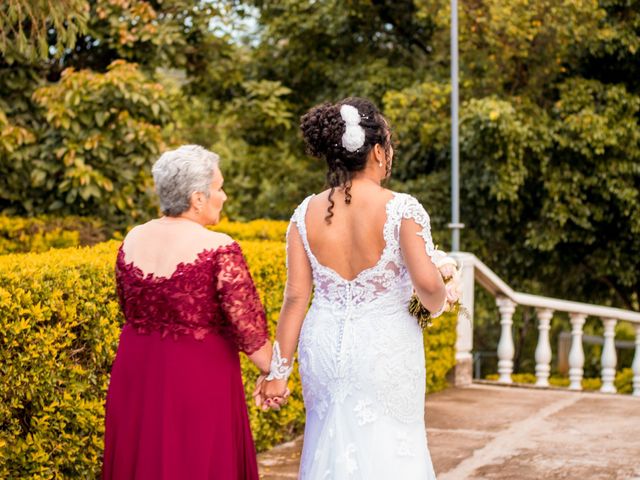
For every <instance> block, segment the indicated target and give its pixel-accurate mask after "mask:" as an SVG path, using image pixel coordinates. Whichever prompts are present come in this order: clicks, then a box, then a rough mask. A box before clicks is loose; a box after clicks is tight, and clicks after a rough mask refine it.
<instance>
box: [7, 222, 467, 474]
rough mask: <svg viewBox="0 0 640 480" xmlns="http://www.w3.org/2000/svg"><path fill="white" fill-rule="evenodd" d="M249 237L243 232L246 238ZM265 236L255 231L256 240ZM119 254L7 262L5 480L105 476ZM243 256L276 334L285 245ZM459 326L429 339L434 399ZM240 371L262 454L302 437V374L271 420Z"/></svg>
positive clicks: (443, 326) (252, 376)
mask: <svg viewBox="0 0 640 480" xmlns="http://www.w3.org/2000/svg"><path fill="white" fill-rule="evenodd" d="M278 226H279V225H278V224H276V225H275V226H274V227H275V228H277V227H278ZM250 232H251V228H250V227H247V226H246V225H245V226H244V235H245V236H246V237H249V236H250V235H249V234H250ZM263 235H264V225H261V224H258V225H257V227H256V228H255V230H254V236H256V237H262V236H263ZM117 247H118V242H115V241H111V242H104V243H101V244H99V245H96V246H94V247H86V248H81V249H76V248H70V249H53V250H50V251H49V252H46V253H39V254H36V253H27V254H6V255H0V377H1V378H2V384H3V385H2V386H3V388H2V389H0V478H77V477H78V478H97V477H98V476H99V472H100V468H101V456H102V448H103V443H102V442H103V435H104V399H105V396H106V391H107V387H108V380H109V371H110V369H111V364H112V362H113V358H114V356H115V353H116V349H117V346H118V337H119V334H120V327H121V326H122V322H123V319H122V315H121V312H120V308H119V306H118V301H117V297H116V294H115V280H114V275H113V265H114V262H115V258H116V250H117ZM242 248H243V251H244V254H245V256H246V257H247V261H248V264H249V266H250V269H251V274H252V276H253V279H254V281H255V283H256V286H257V288H258V291H259V293H260V297H261V300H262V303H263V305H264V307H265V310H266V313H267V319H268V322H269V328H270V333H271V335H273V334H274V333H275V327H276V323H277V319H278V314H279V311H280V306H281V304H282V292H283V288H284V283H285V276H286V268H285V258H284V257H285V244H284V243H282V242H281V241H280V242H274V241H269V240H264V239H260V240H258V241H257V240H246V241H243V242H242ZM455 328H456V327H455V317H454V316H452V315H445V316H443V317H441V318H439V319H438V322H437V324H435V325H434V327H433V329H430V330H429V331H428V332H427V335H426V342H425V353H426V357H427V361H428V365H429V368H428V370H429V376H428V378H427V380H426V381H427V389H428V390H429V391H437V390H439V389H442V388H444V386H446V380H445V375H446V373H447V372H448V371H449V370H450V368H451V367H452V366H453V363H454V358H453V346H454V343H455ZM241 365H242V371H243V378H244V384H245V393H246V395H247V399H248V408H249V416H250V424H251V430H252V432H253V435H254V438H255V443H256V447H257V448H258V450H264V449H266V448H269V447H271V446H273V445H275V444H277V443H280V442H282V441H285V440H290V439H292V438H293V437H294V436H296V435H299V434H300V433H301V432H302V429H303V427H304V406H303V402H302V392H301V386H300V379H299V376H298V372H297V368H296V371H295V372H294V374H293V376H292V378H291V382H290V387H291V391H292V395H291V398H290V401H289V404H288V405H287V408H285V409H282V410H281V411H279V412H275V411H270V412H266V413H264V412H260V411H259V410H258V409H257V408H256V406H255V405H254V404H253V402H252V401H251V392H252V391H253V388H254V385H255V380H256V378H257V375H258V371H257V369H256V368H255V367H254V366H253V364H252V363H251V362H250V361H249V360H248V359H247V357H246V356H244V355H241Z"/></svg>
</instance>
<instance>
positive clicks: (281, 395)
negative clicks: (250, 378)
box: [253, 375, 291, 412]
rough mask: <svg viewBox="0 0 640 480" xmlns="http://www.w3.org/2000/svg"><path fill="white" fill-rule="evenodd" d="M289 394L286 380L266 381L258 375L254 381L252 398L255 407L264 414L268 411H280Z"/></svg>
mask: <svg viewBox="0 0 640 480" xmlns="http://www.w3.org/2000/svg"><path fill="white" fill-rule="evenodd" d="M290 393H291V392H289V389H288V388H287V380H286V379H281V380H278V379H274V380H266V375H260V376H259V377H258V380H257V381H256V388H255V389H254V391H253V398H254V400H255V402H256V406H257V407H259V408H261V409H262V411H263V412H266V411H267V410H269V409H271V410H280V407H282V406H284V405H286V404H287V399H288V398H289V395H290Z"/></svg>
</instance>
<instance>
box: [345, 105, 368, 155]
mask: <svg viewBox="0 0 640 480" xmlns="http://www.w3.org/2000/svg"><path fill="white" fill-rule="evenodd" d="M340 116H341V117H342V120H344V123H345V129H344V133H343V134H342V146H343V147H344V148H345V149H346V150H347V151H348V152H355V151H356V150H358V149H359V148H360V147H362V146H363V145H364V140H365V133H364V129H363V128H362V127H361V126H360V114H359V113H358V109H357V108H356V107H354V106H353V105H342V106H341V107H340Z"/></svg>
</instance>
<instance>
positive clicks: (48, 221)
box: [0, 216, 108, 254]
mask: <svg viewBox="0 0 640 480" xmlns="http://www.w3.org/2000/svg"><path fill="white" fill-rule="evenodd" d="M107 238H108V232H107V229H106V228H105V226H104V224H103V223H102V221H100V220H98V219H95V218H89V217H46V216H42V217H7V216H0V254H6V253H24V252H46V251H47V250H49V249H51V248H67V247H77V246H79V245H95V244H96V243H99V242H103V241H105V240H106V239H107Z"/></svg>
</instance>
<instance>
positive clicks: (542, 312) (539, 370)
mask: <svg viewBox="0 0 640 480" xmlns="http://www.w3.org/2000/svg"><path fill="white" fill-rule="evenodd" d="M536 314H537V316H538V345H537V346H536V378H537V380H536V385H537V386H538V387H548V386H549V372H550V371H551V366H550V364H551V344H550V343H549V328H550V324H551V317H552V316H553V310H551V309H549V308H538V309H536Z"/></svg>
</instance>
